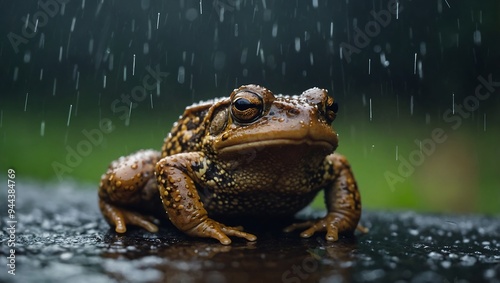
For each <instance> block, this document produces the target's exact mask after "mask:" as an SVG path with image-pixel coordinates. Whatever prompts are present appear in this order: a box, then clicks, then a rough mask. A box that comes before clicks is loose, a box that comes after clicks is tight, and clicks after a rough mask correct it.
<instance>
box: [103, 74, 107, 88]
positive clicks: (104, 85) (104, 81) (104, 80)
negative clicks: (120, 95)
mask: <svg viewBox="0 0 500 283" xmlns="http://www.w3.org/2000/svg"><path fill="white" fill-rule="evenodd" d="M102 88H106V75H104V79H103V82H102Z"/></svg>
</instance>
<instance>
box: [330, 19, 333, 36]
mask: <svg viewBox="0 0 500 283" xmlns="http://www.w3.org/2000/svg"><path fill="white" fill-rule="evenodd" d="M330 37H333V22H330Z"/></svg>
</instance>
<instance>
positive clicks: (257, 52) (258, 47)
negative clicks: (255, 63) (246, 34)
mask: <svg viewBox="0 0 500 283" xmlns="http://www.w3.org/2000/svg"><path fill="white" fill-rule="evenodd" d="M259 49H260V40H259V41H257V50H256V51H255V56H259Z"/></svg>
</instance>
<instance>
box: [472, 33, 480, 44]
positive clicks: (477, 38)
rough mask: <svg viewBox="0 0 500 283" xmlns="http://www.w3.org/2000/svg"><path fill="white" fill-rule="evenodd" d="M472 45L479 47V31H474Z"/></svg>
mask: <svg viewBox="0 0 500 283" xmlns="http://www.w3.org/2000/svg"><path fill="white" fill-rule="evenodd" d="M473 37H474V44H476V45H481V32H480V31H479V30H476V31H474V36H473Z"/></svg>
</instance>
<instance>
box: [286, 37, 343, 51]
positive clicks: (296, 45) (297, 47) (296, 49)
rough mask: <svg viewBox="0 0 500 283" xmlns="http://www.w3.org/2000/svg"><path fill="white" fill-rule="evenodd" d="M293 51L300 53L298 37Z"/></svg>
mask: <svg viewBox="0 0 500 283" xmlns="http://www.w3.org/2000/svg"><path fill="white" fill-rule="evenodd" d="M341 48H342V47H341ZM295 51H297V52H300V37H296V38H295Z"/></svg>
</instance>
